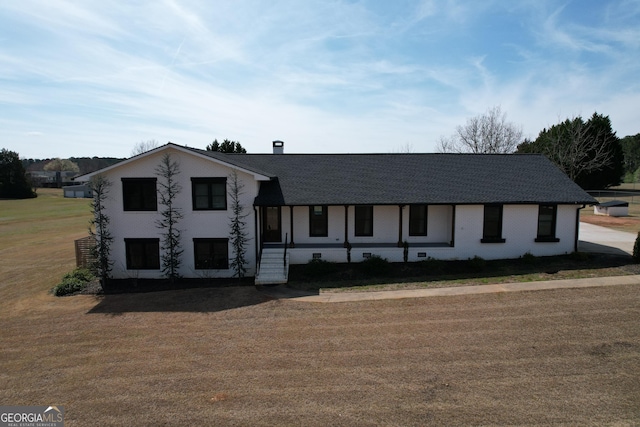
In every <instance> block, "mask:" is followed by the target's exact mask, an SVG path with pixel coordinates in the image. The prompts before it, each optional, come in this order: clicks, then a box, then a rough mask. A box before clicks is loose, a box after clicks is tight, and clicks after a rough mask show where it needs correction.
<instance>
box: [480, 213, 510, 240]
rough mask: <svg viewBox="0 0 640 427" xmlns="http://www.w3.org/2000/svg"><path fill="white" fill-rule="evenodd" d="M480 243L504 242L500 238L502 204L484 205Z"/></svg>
mask: <svg viewBox="0 0 640 427" xmlns="http://www.w3.org/2000/svg"><path fill="white" fill-rule="evenodd" d="M481 242H482V243H504V242H505V239H503V238H502V205H485V206H484V223H483V226H482V240H481Z"/></svg>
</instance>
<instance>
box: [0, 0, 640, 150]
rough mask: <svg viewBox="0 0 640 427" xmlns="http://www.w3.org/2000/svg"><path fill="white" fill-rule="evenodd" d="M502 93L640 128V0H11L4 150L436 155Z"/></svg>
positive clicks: (534, 112)
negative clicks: (281, 146)
mask: <svg viewBox="0 0 640 427" xmlns="http://www.w3.org/2000/svg"><path fill="white" fill-rule="evenodd" d="M493 106H500V107H501V108H502V111H503V112H506V113H507V119H508V120H509V121H511V122H514V123H516V124H518V125H521V126H522V128H523V131H524V135H525V136H527V137H529V138H535V137H536V136H537V134H538V132H539V131H540V130H542V129H543V128H544V127H548V126H550V125H553V124H555V123H557V122H559V121H561V120H564V119H566V118H568V117H574V116H577V115H581V116H583V117H588V116H591V115H592V114H593V113H594V112H595V111H597V112H598V113H601V114H605V115H608V116H609V117H610V118H611V121H612V125H613V128H614V130H615V131H616V132H617V134H618V136H620V137H623V136H626V135H634V134H636V133H639V132H640V0H619V1H618V0H610V1H602V0H598V1H592V0H580V1H577V0H574V1H571V0H568V1H551V0H549V1H547V0H522V1H518V0H512V1H491V0H483V1H456V0H423V1H418V0H416V1H410V0H394V1H387V0H380V1H355V0H321V1H315V0H305V1H299V0H283V1H280V0H271V1H268V2H267V1H245V0H232V1H224V0H209V1H208V0H203V1H197V0H194V1H179V0H149V1H147V0H137V1H109V0H101V1H93V0H86V1H64V0H56V1H30V0H20V1H5V2H2V3H1V4H0V141H1V142H0V147H2V148H8V149H10V150H13V151H17V152H18V153H19V154H20V156H21V157H23V158H48V157H62V158H65V157H70V156H76V157H80V156H103V157H107V156H109V157H127V156H129V155H130V154H131V150H132V149H133V147H134V145H135V144H136V143H138V142H140V141H146V140H150V139H155V140H157V141H159V142H160V143H161V144H163V143H165V142H168V141H172V142H175V143H178V144H183V145H188V146H190V147H199V148H204V147H205V146H206V145H207V144H209V143H210V142H211V141H212V140H213V139H214V138H217V139H219V140H222V139H224V138H229V139H233V140H237V141H240V142H241V143H242V145H243V146H244V147H246V148H247V150H248V151H249V152H254V153H259V152H270V151H271V141H273V140H275V139H280V140H283V141H285V152H289V153H294V152H296V153H313V152H318V153H332V152H335V153H345V152H354V153H357V152H382V153H388V152H394V151H404V150H407V149H410V150H411V151H413V152H432V151H435V150H436V144H437V141H438V139H439V138H440V137H441V136H448V135H450V134H452V133H453V132H454V131H455V127H456V126H457V125H461V124H464V123H465V122H466V120H467V118H469V117H472V116H476V115H479V114H482V113H484V112H485V111H487V110H488V109H489V108H491V107H493Z"/></svg>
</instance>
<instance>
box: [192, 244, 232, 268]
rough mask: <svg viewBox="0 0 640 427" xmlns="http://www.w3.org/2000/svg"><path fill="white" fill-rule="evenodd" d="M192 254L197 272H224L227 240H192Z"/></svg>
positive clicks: (227, 248)
mask: <svg viewBox="0 0 640 427" xmlns="http://www.w3.org/2000/svg"><path fill="white" fill-rule="evenodd" d="M193 254H194V258H195V267H196V269H197V270H226V269H228V268H229V239H193Z"/></svg>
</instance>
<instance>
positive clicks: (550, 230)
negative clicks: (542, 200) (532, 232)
mask: <svg viewBox="0 0 640 427" xmlns="http://www.w3.org/2000/svg"><path fill="white" fill-rule="evenodd" d="M557 210H558V207H557V206H556V205H540V207H539V208H538V237H537V238H536V241H537V242H558V241H560V239H558V238H556V216H557V213H558V212H557Z"/></svg>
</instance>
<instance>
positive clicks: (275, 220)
mask: <svg viewBox="0 0 640 427" xmlns="http://www.w3.org/2000/svg"><path fill="white" fill-rule="evenodd" d="M280 223H281V221H280V206H267V207H265V208H263V209H262V226H263V239H264V242H265V243H275V242H282V233H281V232H280Z"/></svg>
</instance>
